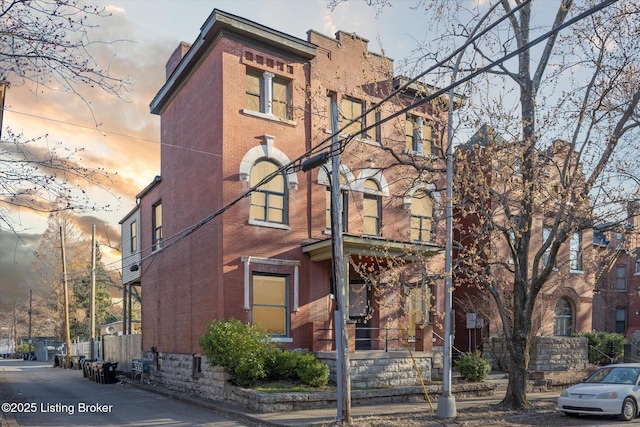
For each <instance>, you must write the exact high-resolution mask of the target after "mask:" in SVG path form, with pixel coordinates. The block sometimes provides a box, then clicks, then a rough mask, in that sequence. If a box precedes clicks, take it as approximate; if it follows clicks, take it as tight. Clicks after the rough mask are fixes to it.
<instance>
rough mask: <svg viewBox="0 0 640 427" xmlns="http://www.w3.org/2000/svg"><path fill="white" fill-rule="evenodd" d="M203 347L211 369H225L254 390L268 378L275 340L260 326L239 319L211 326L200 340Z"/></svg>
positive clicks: (240, 382) (237, 382)
mask: <svg viewBox="0 0 640 427" xmlns="http://www.w3.org/2000/svg"><path fill="white" fill-rule="evenodd" d="M199 343H200V347H202V350H203V352H204V354H205V355H206V356H207V360H208V363H209V364H210V365H211V366H222V367H224V368H225V370H226V371H227V373H228V374H229V375H230V376H231V379H232V381H233V382H234V383H236V384H238V385H242V386H251V385H253V384H255V383H256V381H258V380H260V379H262V378H265V377H266V376H267V371H266V368H265V364H266V360H267V358H268V355H269V354H270V353H271V352H272V351H273V344H272V343H271V336H270V335H269V334H268V333H267V332H265V331H264V330H262V329H260V328H258V327H257V326H254V325H250V324H245V323H242V322H240V321H239V320H237V319H231V320H216V321H213V322H211V324H210V325H209V327H208V328H207V332H206V333H205V334H204V335H203V336H202V337H201V338H200V341H199Z"/></svg>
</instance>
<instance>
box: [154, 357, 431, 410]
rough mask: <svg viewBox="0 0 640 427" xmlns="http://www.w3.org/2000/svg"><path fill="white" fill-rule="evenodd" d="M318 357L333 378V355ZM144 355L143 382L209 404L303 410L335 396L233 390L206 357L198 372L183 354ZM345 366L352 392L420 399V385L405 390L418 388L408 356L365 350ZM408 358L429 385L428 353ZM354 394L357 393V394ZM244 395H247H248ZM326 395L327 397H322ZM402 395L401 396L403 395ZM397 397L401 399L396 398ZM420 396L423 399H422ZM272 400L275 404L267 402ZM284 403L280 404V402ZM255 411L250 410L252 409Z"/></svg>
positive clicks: (221, 371) (387, 399) (319, 405)
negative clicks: (146, 365) (378, 390)
mask: <svg viewBox="0 0 640 427" xmlns="http://www.w3.org/2000/svg"><path fill="white" fill-rule="evenodd" d="M317 356H318V359H319V360H320V361H321V362H323V363H325V364H327V365H328V366H329V368H330V381H333V382H335V380H336V354H335V352H326V353H322V352H321V353H319V354H317ZM144 357H145V358H147V359H150V360H152V361H153V362H152V363H151V364H150V372H149V374H148V375H147V376H146V377H145V381H147V380H148V382H150V383H152V384H158V385H161V386H162V387H165V388H167V389H169V390H173V391H178V392H182V393H190V394H193V395H195V396H201V397H204V398H207V399H211V400H214V401H228V402H234V403H236V404H238V405H240V406H243V407H247V408H252V409H257V410H265V409H264V407H271V408H274V409H271V410H270V411H281V410H293V409H285V408H287V407H289V408H291V407H297V408H300V407H301V406H304V405H303V404H301V403H295V402H296V401H298V400H300V399H302V400H303V401H309V405H308V406H309V408H318V407H324V406H323V405H324V403H322V402H327V401H328V402H331V401H333V403H328V404H327V405H328V406H332V405H335V393H290V394H288V395H290V396H288V397H286V398H283V397H282V396H276V397H274V395H281V394H282V393H257V392H255V391H247V390H243V389H241V388H238V387H234V386H232V385H230V384H229V383H228V379H229V376H228V375H227V374H226V373H225V371H224V369H223V368H221V367H219V366H218V367H211V366H209V364H208V362H207V358H206V356H200V372H197V362H195V359H194V356H192V355H189V354H172V353H152V352H146V353H145V354H144ZM349 358H350V365H351V386H352V387H353V388H381V387H387V388H393V389H394V390H395V391H387V392H386V393H384V396H382V397H380V399H382V400H386V401H389V398H390V396H396V397H395V399H397V401H407V400H402V399H411V396H412V395H413V396H414V397H415V395H417V397H416V398H418V399H420V395H421V394H422V391H421V389H420V387H418V388H417V389H416V390H413V391H410V392H408V389H407V388H411V387H417V386H419V385H420V378H419V377H418V375H417V373H416V371H415V368H414V365H413V362H412V360H411V357H410V356H409V354H408V352H406V351H394V352H382V351H365V352H356V353H351V354H350V355H349ZM414 359H415V361H416V364H417V365H418V367H419V369H420V373H421V375H422V380H423V382H425V383H429V382H430V381H431V357H430V353H427V352H417V353H414ZM358 393H360V391H358ZM248 394H250V396H249V397H247V396H248ZM324 394H327V395H329V396H324ZM405 395H406V396H405ZM400 396H403V397H400ZM373 398H374V396H372V395H368V396H363V399H367V401H370V399H373ZM422 398H424V396H423V397H422ZM273 399H276V400H277V402H276V401H272V400H273ZM283 399H284V400H285V401H284V402H282V400H283ZM256 405H257V406H258V407H254V406H256Z"/></svg>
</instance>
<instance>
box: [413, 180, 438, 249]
mask: <svg viewBox="0 0 640 427" xmlns="http://www.w3.org/2000/svg"><path fill="white" fill-rule="evenodd" d="M432 224H433V201H432V199H431V197H430V196H429V195H428V194H427V193H426V192H425V191H416V192H415V193H414V194H413V197H412V198H411V240H414V241H418V242H429V241H431V228H432Z"/></svg>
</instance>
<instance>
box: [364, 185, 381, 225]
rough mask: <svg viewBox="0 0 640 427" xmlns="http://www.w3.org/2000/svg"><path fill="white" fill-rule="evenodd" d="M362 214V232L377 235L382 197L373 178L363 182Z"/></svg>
mask: <svg viewBox="0 0 640 427" xmlns="http://www.w3.org/2000/svg"><path fill="white" fill-rule="evenodd" d="M362 216H363V224H362V233H363V234H369V235H373V236H379V235H380V228H381V225H382V221H381V217H382V197H381V196H380V186H379V185H378V183H377V182H376V181H374V180H373V179H367V180H366V181H365V182H364V197H363V201H362Z"/></svg>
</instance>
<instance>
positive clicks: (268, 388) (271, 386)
mask: <svg viewBox="0 0 640 427" xmlns="http://www.w3.org/2000/svg"><path fill="white" fill-rule="evenodd" d="M253 389H254V390H256V391H261V392H264V393H313V392H320V391H330V392H335V391H336V387H335V386H332V385H326V386H323V387H311V386H308V385H306V384H303V383H297V382H294V381H268V382H264V383H260V384H257V385H256V386H255V387H253Z"/></svg>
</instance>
